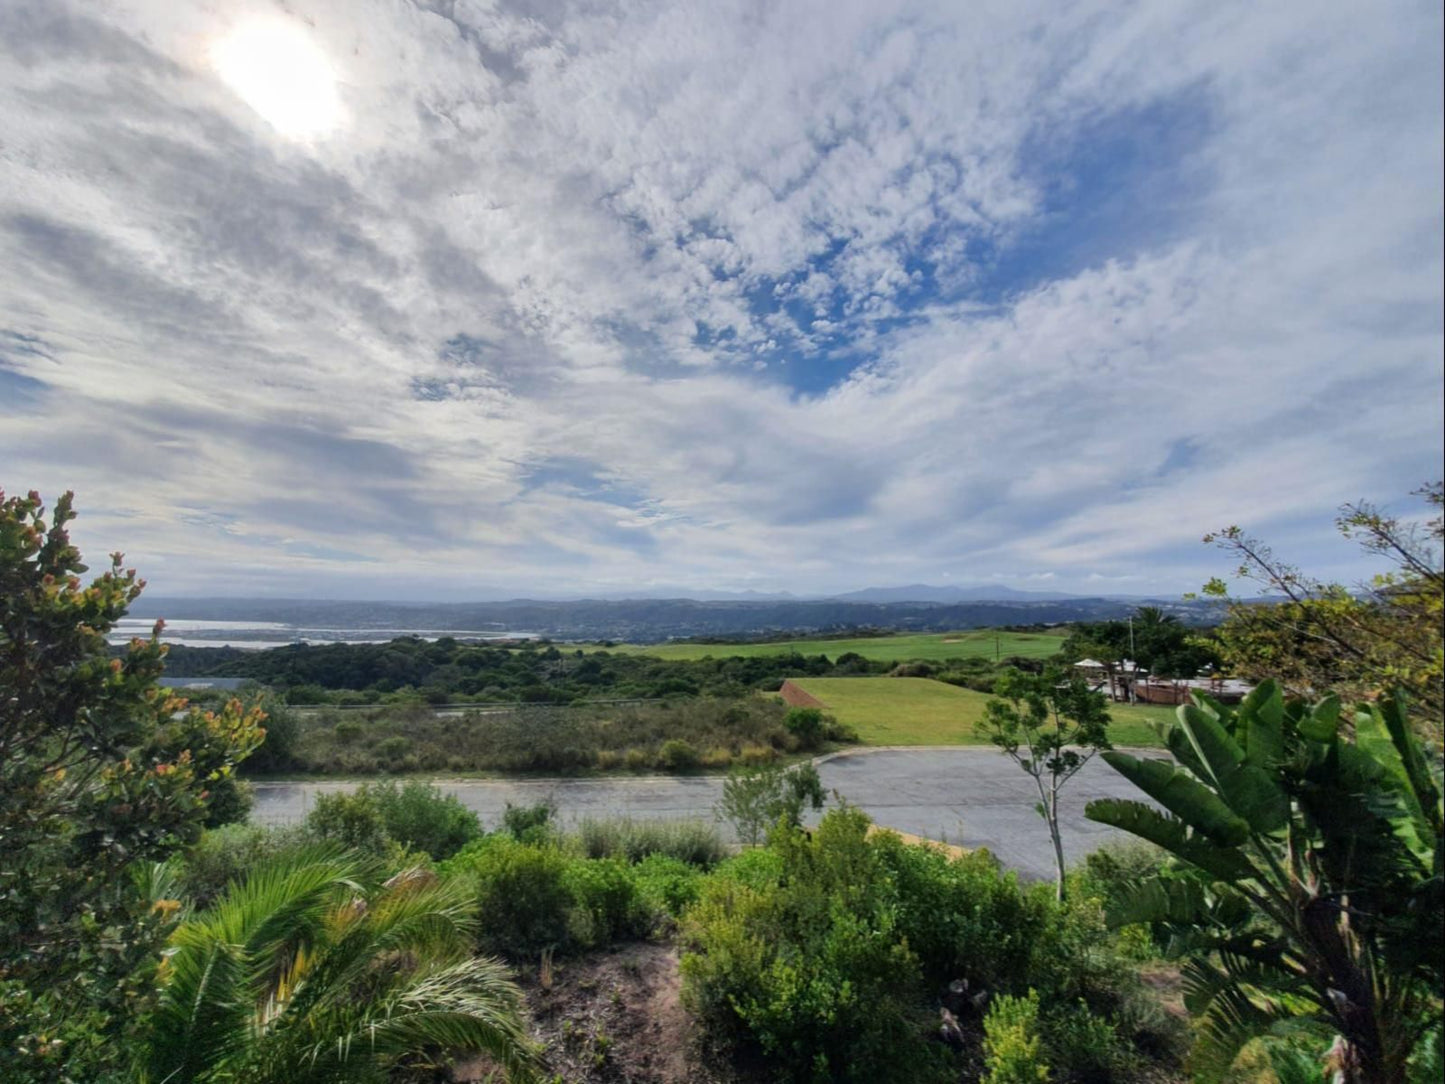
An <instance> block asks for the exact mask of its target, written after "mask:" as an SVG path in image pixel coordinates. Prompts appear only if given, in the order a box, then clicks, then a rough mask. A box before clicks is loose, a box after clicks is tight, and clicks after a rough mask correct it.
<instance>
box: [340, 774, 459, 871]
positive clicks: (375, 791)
mask: <svg viewBox="0 0 1445 1084" xmlns="http://www.w3.org/2000/svg"><path fill="white" fill-rule="evenodd" d="M361 790H362V791H364V792H366V793H367V796H368V797H369V798H370V799H371V801H373V802H374V803H375V804H376V808H377V809H378V811H379V812H380V813H381V820H382V824H383V826H384V827H385V829H386V834H387V835H388V836H390V837H391V838H392V839H394V840H395V841H396V842H397V843H400V844H401V845H402V846H403V847H406V848H407V849H408V850H415V851H425V852H426V853H427V854H429V855H431V857H432V858H434V859H438V860H440V859H443V858H449V857H451V856H452V855H453V854H456V852H457V851H459V850H461V849H462V848H463V847H464V846H466V845H467V844H468V843H470V842H471V841H472V840H474V839H477V838H479V837H480V836H481V834H482V825H481V821H480V820H479V819H478V818H477V815H476V814H475V813H474V812H472V811H471V810H470V809H468V808H467V807H466V806H464V805H462V803H461V801H460V800H459V799H458V798H456V796H454V795H450V794H443V793H442V792H441V790H440V788H438V787H435V786H432V785H431V784H430V783H422V782H418V781H412V782H409V783H404V784H402V785H401V786H397V785H396V784H395V783H372V784H369V785H368V786H364V787H362V788H361Z"/></svg>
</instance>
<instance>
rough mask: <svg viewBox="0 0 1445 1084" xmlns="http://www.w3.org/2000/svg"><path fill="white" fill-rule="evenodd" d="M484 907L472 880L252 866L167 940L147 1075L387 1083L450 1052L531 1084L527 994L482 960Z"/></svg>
mask: <svg viewBox="0 0 1445 1084" xmlns="http://www.w3.org/2000/svg"><path fill="white" fill-rule="evenodd" d="M473 915H474V910H473V907H472V901H471V899H470V898H469V896H468V894H467V893H466V891H465V889H464V887H463V886H460V885H455V884H448V883H446V882H444V881H439V880H438V879H437V877H436V876H435V874H431V873H428V872H425V871H422V870H406V871H403V872H401V873H399V874H397V875H396V876H394V877H392V878H391V879H390V880H388V881H386V882H385V883H384V884H378V883H377V882H376V874H375V872H374V871H373V870H372V869H370V868H369V867H368V865H367V864H366V863H365V862H364V861H362V860H359V859H357V858H355V857H352V856H346V855H342V854H337V853H332V854H324V853H319V852H312V853H310V854H305V853H303V854H300V855H294V856H292V857H291V858H289V859H286V860H280V861H276V862H273V863H272V864H270V865H268V866H265V867H262V868H261V869H258V870H255V871H253V872H252V873H251V874H250V876H248V877H247V878H246V880H245V881H244V882H243V883H241V884H238V885H236V886H234V887H233V888H232V889H231V890H230V891H229V892H227V893H226V894H225V896H223V897H222V898H221V899H220V900H219V901H218V902H217V903H216V904H215V906H213V907H211V908H209V909H208V910H206V911H203V912H201V913H199V914H196V915H194V916H192V917H189V918H187V919H186V920H185V921H183V922H182V923H181V925H180V926H179V927H178V928H177V929H176V930H175V932H174V933H173V934H172V935H171V939H170V944H171V949H172V953H171V955H169V957H168V958H167V960H166V963H165V965H164V967H163V968H162V970H161V974H160V1000H159V1005H158V1006H157V1009H156V1011H155V1013H154V1015H153V1017H152V1018H151V1021H150V1025H149V1028H148V1030H147V1033H146V1035H145V1037H144V1045H143V1046H142V1048H141V1049H142V1051H143V1059H142V1060H143V1064H142V1065H141V1066H140V1079H141V1080H142V1081H145V1082H151V1084H159V1082H161V1081H166V1082H170V1084H186V1082H196V1084H206V1082H216V1084H219V1082H221V1081H236V1080H245V1081H251V1082H254V1084H267V1082H275V1084H306V1082H310V1081H315V1082H321V1081H327V1082H331V1081H338V1080H349V1081H366V1080H378V1081H380V1080H385V1079H386V1071H387V1069H388V1068H390V1067H392V1066H395V1065H397V1064H399V1063H403V1062H405V1063H408V1064H411V1065H413V1066H415V1065H417V1064H425V1063H426V1062H427V1061H428V1060H429V1059H430V1058H432V1057H434V1056H438V1055H441V1054H444V1053H445V1052H448V1051H455V1052H484V1053H486V1054H488V1055H490V1056H491V1057H493V1058H494V1059H496V1061H497V1062H498V1063H499V1064H501V1065H502V1066H504V1067H505V1068H506V1069H507V1071H508V1074H509V1079H512V1080H525V1079H529V1078H530V1077H531V1074H532V1070H533V1069H535V1068H536V1066H537V1063H538V1058H537V1053H536V1051H535V1049H534V1048H533V1046H532V1044H531V1043H530V1041H529V1040H528V1038H527V1036H526V1029H525V1025H524V1023H523V1019H522V1015H521V995H520V992H519V991H518V990H517V988H516V986H515V985H514V984H513V983H512V982H511V981H510V979H509V978H508V977H507V974H506V971H505V969H504V968H503V967H502V965H501V964H499V963H497V962H496V961H494V960H490V959H487V958H484V957H475V956H472V955H471V944H472V939H471V931H472V928H473Z"/></svg>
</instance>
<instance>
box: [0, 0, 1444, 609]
mask: <svg viewBox="0 0 1445 1084" xmlns="http://www.w3.org/2000/svg"><path fill="white" fill-rule="evenodd" d="M1387 9H1388V10H1378V9H1377V10H1372V11H1368V12H1367V11H1364V10H1362V9H1360V8H1358V6H1357V5H1350V4H1337V5H1326V6H1324V7H1321V6H1319V5H1313V4H1312V5H1307V6H1304V7H1300V6H1297V5H1285V6H1282V7H1281V6H1278V5H1276V6H1273V7H1268V8H1260V7H1258V6H1256V5H1245V4H1239V5H1193V4H1175V5H1159V4H1150V5H1139V6H1136V7H1132V8H1122V9H1121V8H1118V7H1117V6H1116V5H1100V6H1099V7H1098V8H1096V9H1095V8H1090V7H1089V6H1088V5H1076V6H1071V7H1070V8H1068V9H1067V10H1066V11H1060V10H1059V9H1057V8H1056V7H1055V6H1053V5H1048V6H1040V7H1037V8H1030V7H1028V6H1021V5H1012V4H1010V5H972V6H969V7H967V8H959V7H957V6H956V5H946V4H911V5H900V6H898V7H897V8H895V9H892V10H889V11H886V12H885V11H883V10H881V9H880V8H879V7H878V5H876V4H871V3H866V2H859V3H828V4H803V3H797V4H787V5H775V6H773V7H764V8H761V9H759V8H756V7H755V6H749V5H732V4H727V3H720V4H710V5H703V6H696V5H675V4H662V3H615V4H609V3H604V4H599V5H593V6H589V7H587V8H585V9H562V8H556V9H552V8H538V9H537V10H535V11H526V10H523V9H522V8H520V7H518V6H515V5H510V4H504V3H483V2H465V0H461V2H457V3H441V2H438V3H434V4H421V3H404V2H401V0H389V2H384V0H368V2H365V3H360V2H358V3H340V2H339V0H337V2H322V0H298V2H296V3H293V4H290V5H288V9H287V10H288V11H289V12H290V13H291V14H290V15H289V16H286V17H289V18H293V19H295V20H297V21H298V23H299V24H302V25H304V26H305V27H306V32H307V34H308V35H309V38H310V40H314V41H315V42H316V43H317V45H318V47H319V48H321V49H322V50H324V51H325V52H326V54H327V56H328V57H329V58H330V61H331V64H332V67H333V70H334V71H335V73H336V76H337V85H338V88H339V94H340V97H341V104H342V107H343V109H344V112H345V115H346V117H347V118H348V123H347V124H346V125H344V126H343V127H342V128H340V129H338V130H337V131H336V132H334V133H333V134H331V135H330V136H329V137H317V138H314V139H312V140H311V141H310V142H306V143H302V144H296V143H289V142H287V141H286V140H285V139H283V138H281V137H280V136H279V135H278V134H277V133H276V131H275V130H274V129H273V128H272V127H271V126H270V125H268V124H267V123H266V122H265V121H264V120H263V119H262V118H260V117H259V116H257V115H256V114H255V113H254V112H252V111H251V110H250V109H249V108H248V107H247V106H246V104H245V103H244V102H243V101H242V100H240V99H239V98H238V97H236V96H235V95H234V94H232V93H230V92H229V91H228V90H227V88H226V87H225V86H224V85H223V84H222V83H221V82H220V81H219V80H218V79H217V78H216V77H215V75H214V73H213V72H212V71H211V70H210V69H209V68H208V67H207V65H206V63H205V58H206V55H207V49H208V48H209V46H210V43H212V42H214V41H215V40H217V38H218V37H220V36H222V35H224V34H225V33H227V32H228V31H229V30H230V29H231V28H233V27H235V26H237V25H243V24H244V23H245V21H246V20H247V19H248V18H251V19H254V18H257V17H259V16H261V15H267V16H269V17H276V13H277V12H279V10H280V9H279V8H276V7H274V6H273V5H271V4H269V3H266V2H263V0H254V2H251V3H242V2H234V3H226V2H217V3H214V4H211V5H205V6H202V5H195V6H186V5H182V6H177V5H173V4H169V3H162V2H160V0H135V2H131V3H124V4H122V3H111V4H107V5H103V6H100V7H98V8H97V7H94V6H91V5H79V4H76V5H73V6H72V5H66V4H57V3H40V2H28V3H26V2H22V3H19V4H13V5H10V6H9V8H8V9H7V11H6V12H5V13H4V14H0V41H3V42H4V45H3V46H0V50H8V54H9V55H8V57H7V58H6V63H4V64H3V65H0V71H3V73H4V74H3V75H0V111H3V115H4V116H5V117H6V118H7V132H6V137H5V139H4V141H3V144H0V330H3V329H7V328H8V329H9V330H10V331H12V332H15V333H17V334H20V335H23V336H30V337H34V338H35V339H38V340H39V341H41V342H43V343H44V344H45V349H44V351H39V352H36V351H32V352H26V351H23V350H17V349H9V350H7V349H6V346H5V343H6V340H4V339H3V338H0V395H3V394H5V391H6V389H7V388H8V387H10V386H11V384H14V385H15V386H16V387H21V386H22V385H19V384H18V383H17V382H18V381H20V380H22V379H23V380H26V381H30V382H34V381H38V382H40V384H42V385H44V389H48V390H44V389H42V390H40V391H38V392H37V391H36V390H35V386H34V385H32V383H25V384H24V385H23V388H24V389H25V397H24V398H23V399H21V398H20V397H19V396H18V393H17V398H16V403H17V404H18V405H14V406H10V405H3V404H0V456H3V460H0V461H3V464H4V466H3V476H0V484H3V485H5V486H7V487H9V488H29V487H31V486H39V487H41V488H43V489H45V490H47V491H52V492H53V491H55V490H58V489H60V488H63V487H69V486H73V487H75V488H77V489H78V490H79V491H80V497H81V503H82V506H83V507H85V508H89V509H93V510H94V511H93V512H92V514H91V516H90V517H88V519H89V522H87V521H85V520H83V521H82V525H83V527H82V531H83V537H84V538H85V539H88V540H93V541H94V543H95V545H93V546H92V547H91V548H114V547H124V548H126V549H128V550H129V551H130V552H131V554H132V556H133V557H134V558H135V559H136V560H137V561H138V562H140V563H141V564H142V567H143V568H144V569H145V570H146V571H148V572H149V573H150V574H151V578H152V580H153V582H155V583H156V584H157V589H158V590H162V591H164V590H168V589H174V590H199V589H203V588H205V587H206V585H208V584H215V583H218V582H224V583H228V584H232V585H234V588H235V589H242V588H243V587H245V586H246V585H266V584H269V585H276V584H281V583H301V584H305V585H307V589H308V590H313V591H317V592H319V593H325V590H326V587H325V585H326V584H327V583H331V584H335V585H343V586H347V587H351V586H355V585H357V584H364V583H373V584H374V583H378V582H385V579H386V578H387V577H396V578H397V580H396V582H398V583H401V584H404V585H406V589H412V588H419V589H424V590H431V591H432V593H434V594H444V595H450V593H451V590H450V589H447V590H445V591H439V590H437V589H436V588H435V586H434V585H435V584H436V583H437V581H438V577H445V578H447V579H448V580H449V581H452V582H455V583H456V584H457V585H458V586H459V589H463V590H464V589H466V587H467V586H468V585H482V584H487V585H492V584H497V583H499V582H503V581H505V582H506V583H510V584H514V585H516V586H517V587H518V588H519V589H523V588H526V587H528V586H531V587H546V588H550V589H557V590H566V589H573V588H575V589H585V588H587V587H589V586H592V585H598V584H616V583H626V582H628V581H629V578H633V579H635V580H636V582H692V583H696V584H697V585H699V586H716V587H727V586H758V585H760V586H769V587H794V588H800V589H805V590H806V589H815V588H845V587H851V586H858V585H861V584H863V583H866V582H888V581H892V580H899V581H906V580H912V579H916V578H918V577H919V576H923V575H925V574H926V575H934V574H935V572H936V570H938V569H940V568H948V569H951V570H952V573H953V577H954V578H955V579H959V580H967V579H969V578H978V579H990V578H997V577H998V576H1008V577H1012V578H1013V579H1014V580H1016V581H1017V582H1024V581H1025V580H1026V579H1027V578H1029V577H1052V579H1050V580H1049V581H1048V582H1051V583H1053V584H1056V585H1057V586H1058V587H1060V588H1063V589H1070V588H1071V587H1075V588H1080V589H1087V585H1088V584H1089V583H1098V582H1101V581H1104V580H1108V581H1112V580H1113V579H1117V578H1120V577H1126V576H1138V575H1140V569H1141V568H1143V569H1153V570H1155V571H1154V572H1153V573H1150V574H1151V575H1153V577H1154V578H1153V579H1152V580H1149V581H1148V582H1149V584H1150V585H1152V586H1154V587H1156V588H1159V589H1171V590H1174V589H1180V590H1182V589H1187V588H1188V587H1191V586H1193V585H1195V584H1196V583H1197V582H1198V580H1199V579H1201V578H1202V575H1203V574H1207V573H1208V571H1209V570H1210V569H1211V568H1213V567H1214V566H1215V565H1216V564H1217V562H1214V561H1213V557H1212V555H1210V554H1209V553H1208V552H1206V551H1202V550H1200V548H1199V547H1198V546H1197V545H1196V544H1195V540H1196V539H1197V537H1198V536H1199V535H1200V534H1201V533H1203V531H1205V530H1207V529H1209V528H1212V527H1216V526H1219V525H1221V523H1222V522H1225V521H1236V520H1239V521H1245V522H1248V523H1249V524H1250V525H1251V526H1253V527H1256V528H1257V529H1260V530H1266V529H1267V528H1268V526H1269V524H1270V523H1271V522H1275V523H1277V524H1278V525H1279V526H1280V528H1281V529H1288V530H1290V531H1293V530H1295V527H1294V526H1293V525H1295V524H1297V523H1298V522H1300V521H1302V520H1308V519H1310V518H1311V517H1313V519H1314V520H1315V521H1316V522H1317V523H1318V524H1319V528H1320V537H1321V539H1326V538H1328V537H1329V532H1328V527H1327V524H1328V519H1329V515H1330V511H1331V509H1332V508H1333V506H1334V505H1336V504H1338V503H1339V502H1340V501H1343V500H1348V499H1354V498H1357V497H1361V496H1370V497H1376V498H1380V499H1391V498H1394V497H1397V496H1399V495H1402V494H1403V493H1404V492H1406V491H1407V490H1409V489H1411V488H1413V486H1414V485H1416V484H1418V483H1419V482H1421V481H1423V480H1424V478H1425V476H1426V475H1428V474H1429V472H1430V471H1431V470H1435V471H1436V472H1438V463H1439V461H1440V455H1441V439H1440V423H1441V406H1440V402H1441V400H1440V383H1441V341H1442V339H1441V325H1440V315H1439V314H1440V307H1441V276H1442V269H1441V257H1440V252H1441V213H1440V207H1441V202H1442V200H1441V183H1440V174H1439V168H1438V163H1439V158H1440V155H1441V115H1440V113H1441V111H1440V103H1439V96H1438V93H1437V91H1438V86H1439V81H1440V58H1439V53H1438V48H1437V45H1438V40H1439V31H1440V13H1439V11H1438V6H1427V5H1423V4H1415V3H1403V2H1401V3H1396V4H1391V5H1387ZM1150 110H1154V111H1155V112H1156V113H1157V114H1158V115H1160V116H1163V117H1164V121H1163V122H1161V123H1162V128H1159V129H1157V130H1153V129H1151V130H1150V133H1149V135H1148V136H1145V135H1143V134H1141V133H1142V131H1143V130H1142V129H1135V128H1132V127H1131V125H1135V124H1138V123H1141V122H1139V121H1138V117H1139V116H1141V115H1143V114H1144V113H1147V112H1148V111H1150ZM1141 111H1142V112H1141ZM1150 115H1153V114H1150ZM1161 133H1162V134H1161ZM1165 137H1167V139H1168V152H1167V154H1166V153H1164V152H1163V151H1161V150H1160V149H1159V147H1157V146H1153V145H1152V144H1151V145H1150V146H1139V145H1138V144H1140V141H1142V140H1146V139H1147V140H1155V139H1164V138H1165ZM1110 138H1112V139H1114V140H1116V141H1117V145H1118V149H1117V153H1115V149H1114V144H1106V149H1107V153H1106V152H1104V151H1101V152H1098V153H1099V154H1101V155H1102V159H1101V160H1093V159H1090V158H1089V154H1090V153H1092V152H1094V151H1095V148H1094V147H1093V146H1092V145H1091V143H1090V141H1091V140H1107V139H1110ZM1131 140H1132V141H1133V142H1131ZM1176 143H1177V146H1176ZM1131 147H1133V149H1134V150H1135V151H1137V152H1138V153H1139V154H1141V155H1144V157H1145V158H1147V157H1148V155H1149V154H1150V153H1154V154H1155V155H1156V156H1159V155H1162V156H1163V163H1162V165H1159V166H1158V170H1157V175H1156V174H1150V173H1145V174H1143V175H1139V174H1131V173H1129V172H1128V162H1127V160H1126V159H1127V156H1128V153H1130V148H1131ZM1066 190H1073V191H1076V192H1077V193H1080V195H1079V196H1078V197H1076V202H1075V203H1074V204H1071V205H1065V206H1067V207H1068V210H1067V212H1063V213H1061V212H1059V211H1057V210H1056V209H1054V208H1055V204H1054V203H1053V202H1051V201H1054V200H1056V199H1057V196H1056V194H1054V193H1056V191H1066ZM1111 200H1123V201H1125V202H1124V203H1123V209H1122V210H1119V209H1118V208H1115V209H1114V210H1113V211H1111V212H1110V214H1112V215H1113V217H1112V218H1108V219H1099V220H1095V219H1092V218H1090V213H1091V211H1092V209H1093V207H1094V206H1095V205H1097V206H1099V207H1107V206H1109V205H1110V201H1111ZM1080 201H1082V202H1080ZM1100 222H1102V225H1100V224H1099V223H1100ZM1091 223H1092V224H1091ZM1031 246H1032V247H1031ZM1010 261H1013V262H1010ZM1010 269H1012V270H1010ZM764 298H766V299H770V300H768V301H766V303H765V302H764V300H763V299H764ZM774 303H776V304H777V305H779V306H781V307H780V308H777V309H776V310H775V311H769V310H770V308H771V307H772V305H773V304H774ZM15 341H17V342H18V341H21V340H15ZM24 341H29V340H28V339H27V340H24ZM842 355H846V356H847V357H846V362H845V360H843V358H842ZM859 360H865V361H866V364H864V365H863V367H861V368H858V369H856V370H854V371H853V373H852V376H851V377H849V378H848V379H846V380H841V381H840V380H839V379H837V378H836V377H830V376H829V373H830V372H835V373H836V374H837V375H838V376H841V375H842V374H843V373H845V372H847V370H846V368H836V369H833V370H830V368H829V367H830V366H834V367H837V366H842V365H844V364H845V363H846V364H856V363H857V362H858V361H859ZM7 379H8V380H9V382H10V383H7ZM559 459H570V460H577V461H583V462H591V463H594V464H596V465H598V468H599V469H600V470H603V471H605V472H607V473H608V475H609V476H610V477H613V478H615V479H617V480H618V481H619V483H622V484H625V487H626V489H627V491H628V492H635V493H636V494H638V504H637V506H636V507H635V508H630V509H629V508H626V507H622V508H619V507H618V506H617V505H616V504H614V503H609V502H607V501H605V500H600V499H597V498H596V496H595V495H591V494H588V493H585V492H559V491H555V490H553V489H549V488H547V487H541V488H534V487H529V485H528V482H527V479H528V477H529V471H530V469H531V468H532V467H533V466H534V465H536V464H539V463H544V462H549V461H554V460H559ZM1321 544H1323V543H1321ZM1314 545H1315V543H1311V546H1312V547H1313V546H1314ZM1311 552H1313V550H1311ZM1318 552H1319V553H1321V554H1324V553H1325V552H1326V550H1323V549H1321V550H1319V551H1318ZM347 554H352V555H355V559H353V558H348V557H347V556H346V555H347ZM318 555H320V556H318ZM361 558H365V560H362V559H361ZM1146 579H1147V576H1146ZM317 585H319V586H317ZM427 585H431V586H427Z"/></svg>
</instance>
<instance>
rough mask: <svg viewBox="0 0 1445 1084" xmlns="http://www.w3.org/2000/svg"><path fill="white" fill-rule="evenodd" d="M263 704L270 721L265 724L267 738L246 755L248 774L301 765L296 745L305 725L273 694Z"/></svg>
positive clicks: (291, 768)
mask: <svg viewBox="0 0 1445 1084" xmlns="http://www.w3.org/2000/svg"><path fill="white" fill-rule="evenodd" d="M259 706H260V708H261V710H262V711H264V712H265V713H266V721H265V722H264V723H263V724H262V725H263V727H264V729H265V731H266V738H265V740H264V741H263V742H262V743H261V746H260V748H258V749H257V750H256V751H255V752H254V753H252V754H251V755H250V756H249V757H247V758H246V761H245V768H244V771H245V773H246V774H247V775H258V774H265V773H267V772H287V771H292V770H293V769H295V768H296V767H297V762H296V744H297V742H298V741H299V739H300V737H301V724H300V722H299V720H298V719H297V718H296V714H295V713H294V712H293V711H291V710H290V709H289V708H288V707H287V706H286V705H285V704H284V703H283V702H282V701H280V700H279V699H277V698H276V697H273V696H267V697H264V698H262V699H261V701H260V705H259Z"/></svg>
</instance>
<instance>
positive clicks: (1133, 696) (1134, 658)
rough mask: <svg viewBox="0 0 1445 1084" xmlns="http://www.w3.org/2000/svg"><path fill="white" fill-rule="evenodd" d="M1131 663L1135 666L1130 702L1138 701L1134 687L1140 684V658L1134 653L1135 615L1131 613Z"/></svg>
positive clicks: (1130, 686) (1130, 685) (1130, 680)
mask: <svg viewBox="0 0 1445 1084" xmlns="http://www.w3.org/2000/svg"><path fill="white" fill-rule="evenodd" d="M1129 665H1131V666H1132V667H1134V672H1133V673H1132V674H1130V675H1129V703H1131V704H1135V703H1138V695H1137V694H1136V693H1135V691H1134V687H1135V686H1136V685H1138V684H1139V659H1138V657H1137V656H1136V655H1135V654H1134V615H1133V614H1130V615H1129Z"/></svg>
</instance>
